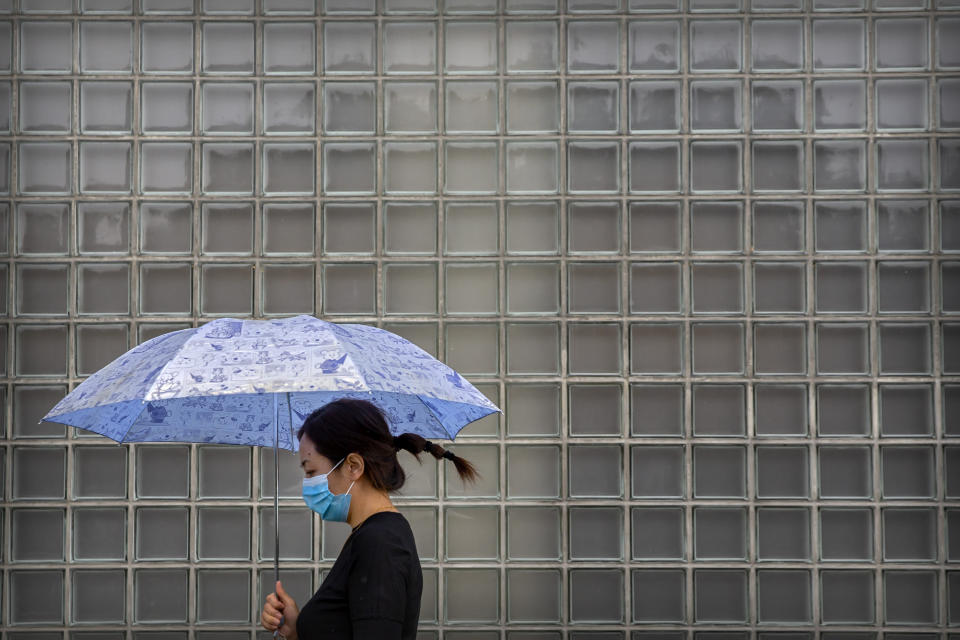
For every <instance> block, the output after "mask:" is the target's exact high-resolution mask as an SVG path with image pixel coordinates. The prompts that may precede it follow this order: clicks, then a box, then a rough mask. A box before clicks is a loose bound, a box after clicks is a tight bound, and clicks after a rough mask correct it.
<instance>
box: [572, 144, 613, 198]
mask: <svg viewBox="0 0 960 640" xmlns="http://www.w3.org/2000/svg"><path fill="white" fill-rule="evenodd" d="M567 173H568V176H567V189H568V191H570V192H571V193H617V192H618V191H619V190H620V146H619V144H618V143H616V142H600V141H596V142H569V143H568V145H567Z"/></svg>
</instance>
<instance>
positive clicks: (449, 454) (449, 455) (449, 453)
mask: <svg viewBox="0 0 960 640" xmlns="http://www.w3.org/2000/svg"><path fill="white" fill-rule="evenodd" d="M443 457H444V458H446V459H447V460H453V459H454V458H456V457H457V456H455V455H453V452H452V451H444V452H443Z"/></svg>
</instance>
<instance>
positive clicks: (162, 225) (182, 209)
mask: <svg viewBox="0 0 960 640" xmlns="http://www.w3.org/2000/svg"><path fill="white" fill-rule="evenodd" d="M192 239H193V209H192V205H191V204H190V203H188V202H182V203H181V202H143V203H141V204H140V251H141V253H157V254H177V253H189V252H190V251H191V246H192V244H193V240H192ZM149 268H155V267H149Z"/></svg>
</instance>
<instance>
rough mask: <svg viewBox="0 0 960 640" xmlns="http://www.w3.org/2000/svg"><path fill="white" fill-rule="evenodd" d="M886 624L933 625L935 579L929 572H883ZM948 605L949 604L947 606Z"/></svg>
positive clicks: (935, 597)
mask: <svg viewBox="0 0 960 640" xmlns="http://www.w3.org/2000/svg"><path fill="white" fill-rule="evenodd" d="M883 589H884V618H885V620H886V623H887V624H916V625H920V624H937V622H938V621H939V619H940V614H939V613H938V609H939V607H938V606H937V601H938V598H937V595H938V579H937V574H936V573H934V572H933V571H884V572H883ZM951 606H952V605H951Z"/></svg>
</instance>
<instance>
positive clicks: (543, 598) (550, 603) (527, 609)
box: [507, 569, 561, 623]
mask: <svg viewBox="0 0 960 640" xmlns="http://www.w3.org/2000/svg"><path fill="white" fill-rule="evenodd" d="M560 584H561V575H560V571H558V570H555V569H508V570H507V620H508V621H509V622H541V623H544V622H554V623H555V622H559V621H560V609H561V598H560Z"/></svg>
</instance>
